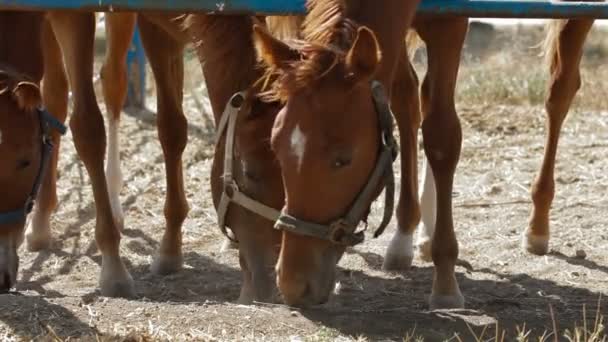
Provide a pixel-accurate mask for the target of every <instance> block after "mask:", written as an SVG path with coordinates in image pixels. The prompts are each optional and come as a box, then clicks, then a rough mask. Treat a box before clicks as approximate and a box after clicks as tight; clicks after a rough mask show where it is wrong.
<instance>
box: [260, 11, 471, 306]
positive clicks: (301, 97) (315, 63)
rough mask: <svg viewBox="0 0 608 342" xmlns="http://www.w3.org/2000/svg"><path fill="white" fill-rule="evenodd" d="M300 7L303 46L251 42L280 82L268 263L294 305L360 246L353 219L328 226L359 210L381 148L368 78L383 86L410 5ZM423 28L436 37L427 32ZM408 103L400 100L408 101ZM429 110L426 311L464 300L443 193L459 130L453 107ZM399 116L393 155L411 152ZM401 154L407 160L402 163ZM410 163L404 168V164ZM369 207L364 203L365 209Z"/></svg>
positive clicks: (430, 86)
mask: <svg viewBox="0 0 608 342" xmlns="http://www.w3.org/2000/svg"><path fill="white" fill-rule="evenodd" d="M308 5H309V10H310V11H309V14H308V16H307V19H306V22H305V24H304V38H305V40H306V43H304V44H300V45H301V46H299V48H297V51H296V47H290V46H287V45H285V44H283V43H281V42H280V41H278V40H275V39H272V38H271V37H269V36H267V35H264V34H263V33H262V32H261V31H258V35H257V41H258V46H259V50H260V54H261V56H262V57H263V58H264V60H265V61H266V63H267V64H268V65H270V66H271V67H273V68H275V69H276V73H277V74H278V77H279V81H278V82H277V83H276V87H275V89H274V91H273V92H272V95H274V96H276V97H278V98H280V99H281V100H283V101H284V102H285V107H284V109H283V110H282V111H281V113H280V114H279V116H278V117H277V120H276V121H275V126H274V128H273V133H272V147H273V150H274V151H275V154H276V155H277V158H278V160H279V162H280V164H281V169H282V174H283V181H284V183H285V184H284V186H285V193H286V205H285V207H284V208H283V212H284V215H283V218H282V219H280V220H279V222H278V226H279V227H281V228H283V229H286V230H287V231H285V232H284V234H283V240H282V247H281V254H280V257H279V261H278V264H277V271H278V285H279V288H280V290H281V293H282V294H283V297H284V299H285V300H286V302H287V303H288V304H301V305H306V304H314V303H320V302H324V301H325V300H326V299H327V297H328V295H329V293H330V292H331V289H332V288H333V282H334V273H335V265H336V263H337V261H338V260H339V258H340V256H341V254H342V253H343V251H344V248H345V246H344V245H345V244H346V245H348V244H352V242H359V241H358V240H359V238H360V236H361V235H360V234H359V233H355V232H354V227H353V223H355V224H356V223H358V220H359V219H360V218H361V217H358V218H356V221H357V222H352V221H350V222H347V223H348V224H346V225H345V224H344V221H343V220H339V219H338V220H336V219H337V218H340V217H341V216H342V215H344V213H345V212H347V210H349V209H352V208H353V207H357V208H360V207H361V206H360V204H361V201H360V198H359V199H358V197H359V196H358V195H359V193H360V191H361V190H362V189H363V187H364V185H366V182H368V179H369V178H370V175H372V176H373V173H372V170H374V169H375V166H374V165H375V164H376V162H377V160H378V159H379V156H378V151H381V148H380V146H381V145H382V141H381V139H380V134H379V131H380V126H381V123H379V122H378V113H377V108H376V107H375V106H374V101H372V88H371V87H370V81H371V80H373V79H376V80H379V81H380V82H381V83H382V84H384V85H389V86H390V85H392V82H393V80H394V77H393V75H394V71H395V67H396V65H397V64H398V57H399V56H400V54H401V53H402V52H401V49H402V45H403V44H402V40H403V37H404V35H405V30H406V28H407V16H406V18H405V20H404V17H403V16H404V14H406V13H413V9H414V7H415V4H411V3H410V4H406V3H405V2H392V1H389V2H386V3H384V6H380V7H378V6H376V5H374V4H371V3H370V4H367V3H365V2H359V1H309V4H308ZM410 5H411V7H410ZM360 25H365V26H360ZM367 27H369V28H371V29H372V30H373V31H372V30H369V29H368V28H367ZM424 29H425V30H427V31H428V32H434V33H438V32H440V30H439V29H435V28H433V27H431V26H430V25H429V27H424ZM464 30H465V31H466V23H465V26H464ZM444 43H445V42H444ZM302 45H303V46H302ZM441 51H443V50H442V49H441V47H440V46H439V45H434V46H433V54H434V56H435V57H434V59H433V61H434V62H433V63H432V65H431V68H434V69H436V70H438V71H442V70H443V69H441V63H440V60H439V58H440V57H439V56H440V53H441ZM294 55H295V57H294ZM380 55H381V56H382V57H380ZM406 56H407V55H406ZM404 60H405V61H407V59H404ZM404 65H406V66H408V64H407V63H404ZM451 68H452V69H453V66H452V67H451ZM455 70H457V68H456V69H455ZM433 81H434V82H432V83H431V82H430V80H429V81H428V82H425V85H424V86H423V91H426V92H427V94H428V96H430V95H431V94H433V93H434V92H438V91H443V90H444V89H445V88H442V87H441V85H440V84H438V83H437V82H436V81H435V80H433ZM389 89H390V87H389ZM416 98H417V97H416V96H413V99H412V98H410V99H408V100H409V102H416V100H415V99H416ZM404 102H405V101H404ZM425 105H427V104H425ZM428 105H429V107H430V108H429V110H428V114H427V116H426V118H425V121H424V123H423V133H424V137H425V141H424V143H425V150H426V152H427V156H428V158H429V161H430V163H431V166H432V170H433V173H434V176H435V179H436V180H437V184H438V187H437V188H438V193H439V194H438V215H437V231H436V234H435V235H434V238H433V239H434V240H433V247H432V253H433V260H434V262H435V266H436V268H435V279H434V285H433V293H432V295H431V306H432V307H453V306H456V307H459V306H462V305H463V298H462V295H461V294H460V291H459V289H458V284H457V282H456V278H455V275H454V267H455V262H456V258H457V255H458V247H457V242H456V238H455V235H454V231H453V223H452V215H451V190H452V182H453V174H454V170H455V167H456V163H457V160H458V155H459V150H460V140H461V133H460V125H459V122H458V118H457V116H456V113H455V110H453V109H452V110H450V108H449V106H448V105H446V106H445V108H442V107H441V106H439V105H438V106H434V107H433V106H431V105H430V104H428ZM403 113H406V111H404V112H395V114H396V116H397V122H398V124H399V128H400V130H401V132H402V149H404V150H406V151H408V150H409V149H410V148H412V147H411V146H408V145H407V144H404V139H406V140H405V141H406V143H410V144H411V140H409V139H411V135H413V132H415V129H414V127H413V124H412V119H411V118H410V117H409V116H408V115H403ZM404 137H405V138H404ZM404 145H405V146H404ZM405 157H406V158H408V160H409V158H410V157H411V156H410V155H408V156H405ZM406 164H407V163H406ZM409 164H410V165H411V164H413V163H411V160H409ZM410 167H411V166H410ZM404 177H405V178H406V179H409V178H408V177H410V176H409V174H404ZM368 183H369V182H368ZM313 184H314V186H313ZM415 188H416V187H415V186H413V185H412V184H411V183H410V186H409V188H408V186H406V187H404V189H402V198H415V196H417V195H416V193H415V191H412V190H415ZM404 190H405V192H409V194H404V193H403V192H404ZM353 202H354V203H353ZM370 202H371V198H368V199H367V203H366V205H369V203H370ZM407 205H408V204H407V203H404V204H403V206H400V209H402V208H406V206H407ZM351 206H352V207H351ZM351 211H352V210H349V213H350V212H351ZM439 213H441V214H439ZM415 214H416V213H415V212H414V211H413V210H408V211H406V212H404V213H402V215H403V217H405V219H404V221H407V224H403V226H405V227H410V226H415V224H416V223H417V220H418V219H417V218H416V217H415ZM347 215H348V214H347ZM408 215H409V216H408ZM304 220H306V221H308V222H305V221H304ZM332 222H334V224H331V225H330V226H326V224H328V223H332ZM414 222H415V223H414ZM400 223H401V222H400ZM412 223H413V224H412ZM327 240H332V241H327Z"/></svg>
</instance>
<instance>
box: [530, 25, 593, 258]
mask: <svg viewBox="0 0 608 342" xmlns="http://www.w3.org/2000/svg"><path fill="white" fill-rule="evenodd" d="M550 25H551V27H550V30H549V34H548V36H547V47H548V48H549V51H548V58H549V60H550V63H551V68H550V72H551V80H550V84H549V95H548V97H547V99H546V101H545V109H546V112H547V136H546V141H545V152H544V157H543V162H542V166H541V169H540V172H539V174H538V177H537V178H536V181H535V182H534V184H533V185H532V202H533V209H532V214H531V216H530V222H529V226H528V228H527V229H526V231H525V232H524V234H523V241H522V245H523V248H524V249H525V250H527V251H528V252H530V253H533V254H536V255H544V254H546V253H547V252H548V250H549V211H550V209H551V203H552V201H553V196H554V194H555V181H554V170H555V157H556V153H557V146H558V141H559V135H560V131H561V127H562V124H563V122H564V120H565V119H566V115H567V114H568V110H569V109H570V104H571V103H572V99H573V98H574V95H575V94H576V92H577V91H578V89H579V88H580V85H581V76H580V71H579V65H580V60H581V57H582V50H583V44H584V42H585V38H586V36H587V33H588V32H589V30H590V29H591V26H592V25H593V20H590V19H576V20H567V21H553V22H552V23H551V24H550Z"/></svg>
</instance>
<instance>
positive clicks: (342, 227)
mask: <svg viewBox="0 0 608 342" xmlns="http://www.w3.org/2000/svg"><path fill="white" fill-rule="evenodd" d="M350 227H351V225H350V224H349V223H348V222H346V220H344V219H338V220H337V221H335V222H333V223H332V224H330V225H329V241H331V242H332V243H334V244H337V245H344V244H345V241H344V237H346V236H347V235H348V234H349V232H348V229H349V228H350Z"/></svg>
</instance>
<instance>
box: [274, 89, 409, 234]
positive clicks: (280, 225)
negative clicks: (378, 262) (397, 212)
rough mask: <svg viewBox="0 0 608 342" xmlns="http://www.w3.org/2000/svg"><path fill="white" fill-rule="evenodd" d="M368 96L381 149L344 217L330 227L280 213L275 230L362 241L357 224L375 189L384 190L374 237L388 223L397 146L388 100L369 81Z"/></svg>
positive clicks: (392, 197)
mask: <svg viewBox="0 0 608 342" xmlns="http://www.w3.org/2000/svg"><path fill="white" fill-rule="evenodd" d="M371 87H372V97H373V101H374V106H375V108H376V112H377V114H378V123H379V127H380V132H381V137H380V138H381V139H380V140H381V150H380V156H379V157H378V159H377V162H376V166H375V167H374V170H373V171H372V174H371V176H370V178H369V179H368V181H367V183H366V184H365V186H364V187H363V189H362V190H361V192H360V193H359V195H358V196H357V198H356V199H355V201H354V202H353V204H352V206H351V207H350V209H349V210H348V212H346V214H345V215H344V216H343V217H341V218H339V219H337V220H335V221H333V222H332V223H330V224H327V225H326V224H319V223H314V222H307V221H303V220H300V219H298V218H295V217H293V216H290V215H287V214H285V213H284V212H283V213H281V215H280V217H279V218H278V220H277V222H276V223H275V228H276V229H283V230H285V231H288V232H291V233H294V234H298V235H304V236H309V237H314V238H319V239H322V240H327V241H330V242H332V243H334V244H337V245H344V246H354V245H357V244H359V243H361V242H363V240H364V238H365V234H364V233H365V230H361V231H357V227H358V225H359V223H360V222H361V221H362V220H364V218H365V215H366V213H367V212H368V211H369V207H370V204H371V202H372V201H373V196H374V195H375V193H376V191H377V190H378V187H379V186H383V187H384V190H385V205H384V213H383V218H382V222H381V223H380V225H379V226H378V228H377V229H376V231H375V233H374V237H378V236H379V235H380V234H382V232H384V229H385V228H386V226H387V225H388V223H389V222H390V220H391V217H392V212H393V208H394V204H395V197H394V195H395V177H394V173H393V167H392V164H393V161H394V160H395V159H396V158H397V153H398V149H397V144H396V143H395V138H394V136H393V118H392V114H391V111H390V108H389V104H388V98H387V96H386V92H385V90H384V87H383V86H382V84H381V83H380V82H378V81H372V84H371Z"/></svg>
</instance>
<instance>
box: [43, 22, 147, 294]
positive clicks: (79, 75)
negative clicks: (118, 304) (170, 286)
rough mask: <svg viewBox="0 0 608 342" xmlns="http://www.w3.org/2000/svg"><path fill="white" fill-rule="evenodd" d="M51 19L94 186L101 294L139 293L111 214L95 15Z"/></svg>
mask: <svg viewBox="0 0 608 342" xmlns="http://www.w3.org/2000/svg"><path fill="white" fill-rule="evenodd" d="M48 18H49V20H50V21H51V25H52V27H53V31H54V32H55V34H56V37H57V41H58V42H59V45H60V46H61V50H62V52H63V56H64V60H65V64H66V67H67V69H68V72H67V74H68V79H69V83H70V87H71V89H72V90H73V93H74V111H73V114H72V117H71V119H70V128H71V132H72V136H73V138H74V146H75V147H76V151H77V152H78V156H79V157H80V159H81V160H82V162H83V163H84V165H85V168H86V170H87V173H88V174H89V178H90V181H91V185H92V188H93V196H94V199H95V209H96V225H95V240H96V242H97V247H98V248H99V251H100V252H101V274H100V281H99V283H100V287H101V293H102V295H104V296H111V297H132V296H134V294H135V289H134V284H133V279H132V278H131V275H130V274H129V272H128V271H127V269H126V267H125V265H124V263H123V261H122V260H121V258H120V248H119V247H120V238H121V236H120V231H119V230H118V228H117V227H116V223H115V222H114V218H113V215H112V207H111V204H110V197H109V195H108V188H107V184H106V179H105V174H104V171H103V169H104V154H105V144H106V135H105V129H104V123H103V117H102V115H101V112H100V110H99V107H98V106H97V99H96V97H95V90H94V87H93V42H94V36H95V17H94V15H93V13H83V12H78V13H76V12H49V14H48Z"/></svg>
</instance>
